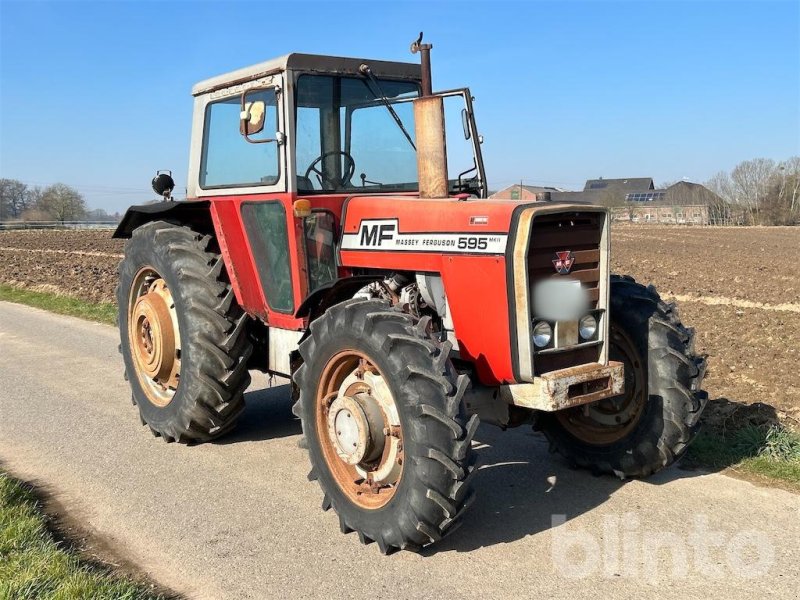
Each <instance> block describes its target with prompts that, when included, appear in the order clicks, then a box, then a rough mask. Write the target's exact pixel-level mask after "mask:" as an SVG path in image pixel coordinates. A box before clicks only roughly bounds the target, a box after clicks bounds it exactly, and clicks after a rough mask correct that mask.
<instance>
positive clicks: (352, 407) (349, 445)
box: [328, 393, 385, 465]
mask: <svg viewBox="0 0 800 600" xmlns="http://www.w3.org/2000/svg"><path fill="white" fill-rule="evenodd" d="M383 429H384V425H383V417H382V415H381V412H380V408H379V407H378V404H377V402H376V401H375V399H374V398H373V397H372V396H370V395H369V394H366V393H361V394H356V395H355V396H340V397H338V398H336V399H335V400H334V401H333V404H331V407H330V410H329V412H328V435H329V436H330V438H331V441H332V442H333V444H334V446H335V448H336V452H337V454H338V455H339V458H341V459H342V460H343V461H344V462H346V463H347V464H348V465H358V464H360V463H369V462H374V461H375V460H377V459H378V458H380V456H381V454H382V453H383V448H384V445H385V435H384V433H383Z"/></svg>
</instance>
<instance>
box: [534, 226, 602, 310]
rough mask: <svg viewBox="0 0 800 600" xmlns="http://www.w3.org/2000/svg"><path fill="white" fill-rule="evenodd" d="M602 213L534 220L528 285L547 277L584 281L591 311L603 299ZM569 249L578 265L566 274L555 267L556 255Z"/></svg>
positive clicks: (574, 265)
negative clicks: (601, 287)
mask: <svg viewBox="0 0 800 600" xmlns="http://www.w3.org/2000/svg"><path fill="white" fill-rule="evenodd" d="M604 219H605V215H604V214H603V213H566V214H564V213H560V214H554V215H542V216H540V217H535V218H534V220H533V226H532V229H531V241H530V246H529V249H528V282H529V284H530V286H531V287H533V285H534V284H535V283H536V282H537V281H540V280H542V279H545V278H549V277H556V278H560V279H572V280H577V281H580V282H581V286H582V287H583V288H585V289H586V291H587V294H588V296H589V302H590V306H591V308H593V309H595V308H597V305H598V302H599V300H600V240H601V238H602V235H603V221H604ZM566 250H569V251H571V252H572V256H573V257H574V259H575V262H574V263H573V265H572V268H571V269H570V272H569V273H568V274H567V275H560V274H559V273H558V272H557V271H556V269H555V266H554V265H553V260H554V259H556V258H557V257H556V252H563V251H566Z"/></svg>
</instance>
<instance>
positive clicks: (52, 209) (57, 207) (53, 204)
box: [39, 183, 86, 223]
mask: <svg viewBox="0 0 800 600" xmlns="http://www.w3.org/2000/svg"><path fill="white" fill-rule="evenodd" d="M39 208H41V209H42V210H44V211H46V212H47V213H48V214H49V215H50V216H51V217H52V218H53V219H54V220H56V221H59V222H60V223H64V222H65V221H76V220H78V219H80V218H82V217H83V216H84V215H85V214H86V201H85V200H84V199H83V196H81V195H80V194H79V193H78V191H77V190H75V189H74V188H71V187H69V186H68V185H64V184H63V183H56V184H53V185H51V186H49V187H47V188H45V189H44V191H43V192H42V198H41V201H40V203H39Z"/></svg>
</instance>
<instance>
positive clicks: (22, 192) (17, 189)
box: [0, 179, 28, 221]
mask: <svg viewBox="0 0 800 600" xmlns="http://www.w3.org/2000/svg"><path fill="white" fill-rule="evenodd" d="M27 189H28V186H26V185H25V184H24V183H22V182H21V181H17V180H16V179H0V221H7V220H10V219H19V218H20V216H21V215H22V213H23V212H24V211H25V209H26V208H27V207H28V204H27V200H28V198H27Z"/></svg>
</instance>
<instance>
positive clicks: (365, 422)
mask: <svg viewBox="0 0 800 600" xmlns="http://www.w3.org/2000/svg"><path fill="white" fill-rule="evenodd" d="M315 412H316V415H315V419H316V430H317V436H318V439H319V443H320V447H321V449H322V454H323V456H324V458H325V462H326V463H327V466H328V468H329V470H330V472H331V474H332V475H333V477H334V479H335V480H336V484H337V485H338V486H339V488H340V489H341V490H342V492H344V494H345V495H346V496H347V497H348V498H349V499H350V500H351V501H352V502H353V503H355V504H357V505H358V506H360V507H362V508H366V509H376V508H380V507H382V506H384V505H385V504H386V503H387V502H389V500H391V499H392V498H393V497H394V494H395V491H396V490H397V485H398V483H399V481H400V477H401V475H402V471H403V433H402V428H401V425H400V415H399V413H398V411H397V405H396V404H395V401H394V397H393V396H392V393H391V391H390V390H389V386H388V384H387V383H386V380H385V379H384V377H383V375H382V374H381V372H380V370H379V369H378V368H377V366H376V365H375V364H374V363H373V362H372V361H371V360H370V359H369V358H368V357H367V356H366V355H364V354H363V353H360V352H357V351H355V350H346V351H343V352H340V353H338V354H336V355H335V356H333V357H332V358H331V359H330V360H329V361H328V363H327V364H326V365H325V369H324V370H323V372H322V376H321V377H320V383H319V386H318V388H317V396H316V402H315Z"/></svg>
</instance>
